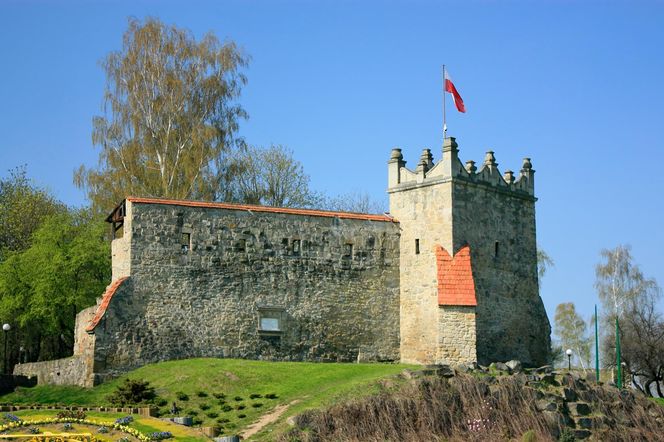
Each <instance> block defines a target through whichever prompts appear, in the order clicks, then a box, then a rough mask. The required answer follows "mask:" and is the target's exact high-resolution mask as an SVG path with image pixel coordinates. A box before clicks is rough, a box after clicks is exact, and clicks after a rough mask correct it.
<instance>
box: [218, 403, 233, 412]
mask: <svg viewBox="0 0 664 442" xmlns="http://www.w3.org/2000/svg"><path fill="white" fill-rule="evenodd" d="M232 409H233V407H231V406H230V405H228V404H226V405H222V407H221V411H231V410H232Z"/></svg>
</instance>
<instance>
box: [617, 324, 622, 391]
mask: <svg viewBox="0 0 664 442" xmlns="http://www.w3.org/2000/svg"><path fill="white" fill-rule="evenodd" d="M616 365H617V366H618V382H617V385H618V388H622V367H621V365H620V330H619V328H618V316H616Z"/></svg>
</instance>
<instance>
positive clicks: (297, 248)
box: [293, 239, 300, 255]
mask: <svg viewBox="0 0 664 442" xmlns="http://www.w3.org/2000/svg"><path fill="white" fill-rule="evenodd" d="M299 254H300V240H299V239H294V240H293V255H299Z"/></svg>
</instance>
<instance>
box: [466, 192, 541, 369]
mask: <svg viewBox="0 0 664 442" xmlns="http://www.w3.org/2000/svg"><path fill="white" fill-rule="evenodd" d="M453 202H454V210H453V216H454V221H453V223H454V247H455V250H457V249H458V248H459V247H461V246H463V245H464V244H470V245H471V248H470V250H471V261H472V267H473V277H474V279H475V291H476V296H477V357H478V359H477V362H478V363H480V364H488V363H490V362H493V361H508V360H510V359H518V360H520V361H522V362H523V363H524V364H526V365H528V366H540V365H544V364H545V363H546V356H547V354H548V349H549V346H550V334H551V327H550V325H549V320H548V317H547V315H546V311H545V310H544V304H543V302H542V299H541V298H540V296H539V287H538V280H537V242H536V235H535V200H534V198H532V197H530V196H528V195H524V196H521V195H518V194H515V193H514V192H508V191H504V190H502V189H500V188H496V187H493V186H486V185H484V184H477V183H472V182H470V181H467V180H462V179H457V180H455V182H454V195H453ZM496 243H498V253H497V255H496Z"/></svg>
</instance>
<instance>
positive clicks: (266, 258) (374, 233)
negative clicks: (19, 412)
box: [14, 138, 550, 386]
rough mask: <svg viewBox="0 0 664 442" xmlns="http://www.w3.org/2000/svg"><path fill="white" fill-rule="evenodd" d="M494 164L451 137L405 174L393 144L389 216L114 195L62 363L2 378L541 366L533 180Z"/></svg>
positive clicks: (544, 323)
mask: <svg viewBox="0 0 664 442" xmlns="http://www.w3.org/2000/svg"><path fill="white" fill-rule="evenodd" d="M497 166H498V165H497V163H496V161H495V158H494V155H493V152H487V154H486V158H485V160H484V163H483V164H482V165H481V167H480V168H479V170H478V168H477V167H476V166H475V163H474V162H473V161H467V162H466V163H465V166H464V164H462V163H461V161H460V160H459V158H458V146H457V143H456V141H455V139H454V138H446V139H445V141H444V143H443V152H442V159H441V160H440V161H438V162H437V163H434V160H433V155H432V153H431V151H430V150H429V149H425V150H424V151H423V153H422V156H421V158H420V160H419V162H418V163H417V166H416V167H415V169H414V170H411V169H408V168H406V162H405V161H404V160H403V156H402V154H401V150H400V149H393V150H392V154H391V157H390V159H389V161H388V193H389V201H390V212H389V215H388V214H384V215H370V214H358V213H345V212H329V211H320V210H307V209H292V208H274V207H264V206H248V205H236V204H227V203H209V202H197V201H174V200H164V199H153V198H137V197H128V198H127V199H126V200H125V201H123V202H122V204H120V205H119V206H118V207H117V208H116V209H115V210H114V211H113V212H112V213H111V214H110V215H109V217H108V218H107V221H108V222H109V223H111V225H112V230H113V232H114V237H115V239H114V240H113V242H112V255H113V256H112V262H113V277H112V282H111V284H110V285H109V286H108V288H107V290H106V293H104V295H103V297H102V298H101V299H100V300H99V301H98V303H97V305H96V306H93V307H90V308H87V309H85V310H83V311H81V312H80V313H79V314H78V315H77V318H76V332H75V333H76V336H75V348H74V355H73V356H72V357H70V358H65V359H59V360H55V361H45V362H36V363H28V364H21V365H18V366H16V368H15V370H14V373H15V374H23V375H28V376H31V375H37V376H38V381H39V383H51V384H72V385H81V386H92V385H95V384H97V383H99V382H103V381H104V380H106V379H109V378H111V377H114V376H117V375H118V374H121V373H123V372H126V371H128V370H131V369H134V368H137V367H140V366H142V365H145V364H148V363H152V362H158V361H164V360H169V359H182V358H190V357H235V358H252V359H269V360H298V361H300V360H309V361H348V362H355V361H402V362H408V363H420V364H437V363H446V364H453V365H454V364H461V363H472V362H478V363H480V364H487V363H489V362H491V361H506V360H509V359H519V360H521V361H522V362H523V363H524V364H527V365H540V364H544V363H545V362H546V355H547V352H548V349H549V345H550V337H549V336H550V325H549V321H548V318H547V315H546V312H545V310H544V306H543V303H542V300H541V298H540V296H539V289H538V280H537V249H536V239H535V201H536V198H535V196H534V170H533V169H532V165H531V163H530V160H529V159H528V158H526V159H525V160H524V162H523V166H522V168H521V171H520V173H519V176H518V177H515V175H514V173H513V172H512V171H509V170H508V171H506V172H505V173H504V174H502V175H501V173H500V172H499V170H498V167H497Z"/></svg>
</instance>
